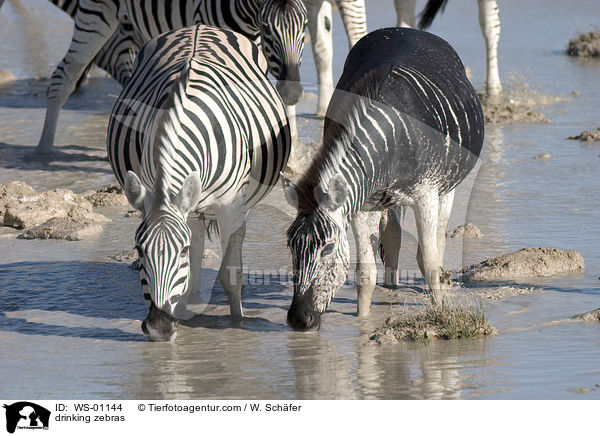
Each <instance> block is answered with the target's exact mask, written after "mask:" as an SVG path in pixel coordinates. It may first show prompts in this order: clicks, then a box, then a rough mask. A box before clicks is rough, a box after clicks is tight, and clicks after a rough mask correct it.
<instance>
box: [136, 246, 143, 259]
mask: <svg viewBox="0 0 600 436" xmlns="http://www.w3.org/2000/svg"><path fill="white" fill-rule="evenodd" d="M135 249H136V250H137V252H138V257H139V258H140V259H141V258H142V257H144V252H143V251H142V248H141V247H140V246H139V245H136V246H135Z"/></svg>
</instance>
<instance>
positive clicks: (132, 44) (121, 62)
mask: <svg viewBox="0 0 600 436" xmlns="http://www.w3.org/2000/svg"><path fill="white" fill-rule="evenodd" d="M50 2H51V3H53V4H54V5H55V6H57V7H59V8H60V9H62V10H63V11H65V12H66V13H67V14H69V15H70V16H71V18H75V14H76V13H77V6H78V5H79V0H50ZM141 45H142V43H141V41H140V39H139V38H136V37H135V33H134V31H133V25H132V24H131V22H130V21H129V20H127V18H124V19H123V20H122V21H121V24H120V25H119V28H118V29H117V30H116V31H115V33H114V34H113V35H112V36H111V37H110V38H109V39H108V41H107V42H106V44H105V45H104V46H103V47H102V48H101V49H100V51H99V52H98V54H97V55H96V57H95V58H94V60H93V64H96V65H97V66H99V67H100V68H102V69H103V70H105V71H106V72H107V73H109V74H110V75H111V76H112V77H113V78H114V79H115V80H116V81H117V82H119V83H120V84H121V85H122V86H125V83H127V80H129V78H130V77H131V71H132V70H133V61H134V59H135V56H136V55H137V53H138V51H139V49H140V47H141ZM91 67H92V63H90V64H89V65H88V66H87V68H86V69H85V71H84V72H83V74H82V75H81V76H80V78H79V80H78V82H77V85H76V88H79V86H80V84H81V82H82V81H83V80H84V79H85V76H86V75H87V73H88V71H89V70H90V68H91Z"/></svg>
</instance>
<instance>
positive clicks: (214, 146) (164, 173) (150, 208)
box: [107, 25, 291, 338]
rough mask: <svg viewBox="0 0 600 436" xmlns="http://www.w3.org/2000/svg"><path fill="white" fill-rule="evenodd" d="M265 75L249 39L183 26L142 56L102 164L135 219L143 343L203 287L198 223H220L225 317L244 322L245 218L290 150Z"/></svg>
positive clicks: (279, 106) (281, 111) (280, 108)
mask: <svg viewBox="0 0 600 436" xmlns="http://www.w3.org/2000/svg"><path fill="white" fill-rule="evenodd" d="M266 69H267V62H266V59H265V58H264V56H263V55H262V53H261V51H260V49H259V48H258V47H257V46H256V45H254V44H253V43H252V42H251V41H249V40H248V39H246V38H245V37H243V36H241V35H239V34H236V33H233V32H230V31H226V30H222V29H218V28H215V27H210V26H201V25H200V26H193V27H187V28H183V29H180V30H178V31H172V32H167V33H165V34H163V35H161V36H159V37H158V38H155V39H153V40H151V41H150V42H148V43H147V44H146V45H145V46H144V47H143V48H142V50H141V51H140V53H139V55H138V58H137V60H136V66H135V70H134V73H133V75H132V78H131V80H130V81H129V83H128V84H127V86H126V87H125V89H124V90H123V92H122V93H121V95H120V97H119V99H118V101H117V103H116V104H115V107H114V109H113V113H112V115H111V118H110V121H109V127H108V135H107V148H108V155H109V160H110V163H111V166H112V167H113V170H114V171H115V175H116V177H117V179H118V180H119V182H120V183H121V184H122V185H123V186H124V188H125V191H126V193H127V195H128V198H129V200H130V202H131V203H132V204H133V205H134V206H135V207H137V208H139V209H141V210H143V216H144V218H143V221H142V224H141V225H140V227H139V228H138V231H137V232H136V244H137V247H138V250H139V251H140V254H141V264H142V270H141V273H140V281H141V283H142V287H143V289H144V290H145V292H147V293H149V295H150V297H151V301H152V306H151V314H150V315H149V318H148V319H147V320H146V322H145V324H144V328H145V329H146V330H147V331H148V332H149V333H148V334H149V335H150V336H151V337H152V335H153V334H154V335H157V337H158V338H160V337H161V328H159V327H156V326H157V325H162V324H161V323H163V324H164V318H165V316H179V317H181V316H185V311H184V308H185V301H186V297H187V295H189V292H190V291H191V290H192V289H196V288H197V287H198V286H199V285H200V276H199V274H200V267H201V261H202V252H203V246H204V242H203V241H204V235H205V226H204V219H216V220H217V222H218V224H219V235H220V238H221V248H222V252H223V263H222V266H221V271H220V278H221V282H222V283H223V286H224V289H225V291H226V293H227V295H228V297H229V301H230V308H231V313H232V315H233V316H238V317H239V316H241V315H242V307H241V299H240V291H241V244H242V241H243V237H244V233H245V218H246V213H247V210H248V208H250V207H251V206H253V205H254V204H256V203H257V202H258V201H259V200H260V199H261V198H263V197H264V196H265V195H266V194H267V193H268V192H269V191H270V189H271V188H272V187H273V185H274V184H275V183H276V182H277V180H278V178H279V173H280V171H282V170H283V168H284V167H285V165H286V163H287V159H288V156H289V152H290V147H291V139H290V131H289V126H288V121H287V116H286V112H285V107H284V104H283V102H282V100H281V97H280V96H279V95H278V93H277V91H276V90H275V88H274V87H273V86H272V85H271V83H270V82H269V80H268V79H267V77H266V74H265V72H266ZM165 314H166V315H165ZM163 330H164V329H163ZM152 332H154V333H152Z"/></svg>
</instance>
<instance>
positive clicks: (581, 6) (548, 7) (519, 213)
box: [0, 0, 600, 399]
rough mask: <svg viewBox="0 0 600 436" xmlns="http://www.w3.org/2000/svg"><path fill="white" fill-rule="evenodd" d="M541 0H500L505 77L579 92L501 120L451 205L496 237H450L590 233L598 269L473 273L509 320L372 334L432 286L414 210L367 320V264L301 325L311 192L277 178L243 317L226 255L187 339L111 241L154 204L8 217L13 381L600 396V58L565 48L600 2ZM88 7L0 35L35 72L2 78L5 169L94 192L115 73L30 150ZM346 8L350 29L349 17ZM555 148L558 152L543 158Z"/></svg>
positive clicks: (5, 264)
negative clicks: (169, 338) (78, 219)
mask: <svg viewBox="0 0 600 436" xmlns="http://www.w3.org/2000/svg"><path fill="white" fill-rule="evenodd" d="M422 3H423V2H419V7H421V6H422ZM455 3H456V4H454V3H452V4H451V5H450V6H448V8H447V9H446V12H445V14H444V15H443V16H442V17H439V18H438V20H437V21H436V23H435V24H434V27H433V29H432V30H433V31H435V32H437V33H439V34H440V35H441V36H442V37H444V38H446V39H447V40H448V41H449V42H451V43H452V44H453V45H454V46H455V48H456V49H457V51H458V52H459V54H460V55H461V57H462V58H463V61H464V62H465V64H467V65H468V66H469V67H470V68H471V70H472V71H473V76H474V77H473V82H474V84H475V85H476V86H478V87H481V85H482V84H483V77H484V72H485V62H484V59H485V57H484V56H485V55H484V48H483V47H484V46H483V41H482V38H481V35H480V33H479V28H478V23H477V11H476V5H475V2H455ZM531 3H532V5H530V4H529V2H521V1H518V0H504V1H503V2H502V4H501V7H502V10H501V14H502V15H501V19H502V29H503V34H502V39H501V43H500V56H501V58H500V65H501V75H502V78H503V79H504V80H505V86H509V83H508V77H509V76H510V74H511V73H513V72H515V73H518V74H522V75H523V76H524V81H525V82H527V83H529V84H530V85H531V86H534V87H535V88H536V89H537V90H538V91H540V92H542V93H546V94H551V95H553V96H560V97H564V99H563V101H562V102H560V103H556V104H554V105H551V106H547V107H544V108H542V111H543V112H544V114H545V115H546V117H547V118H549V119H550V120H551V121H552V123H551V124H527V125H519V124H513V125H501V126H491V125H490V126H488V127H487V138H486V144H485V148H484V153H483V155H482V159H481V162H480V164H479V166H478V167H477V170H476V171H474V172H473V173H472V175H471V176H470V177H469V179H468V180H467V181H466V182H465V183H464V184H463V185H462V186H461V187H460V189H459V192H458V194H457V200H456V206H455V210H454V212H453V215H452V217H451V221H450V224H449V228H454V227H455V226H457V225H459V224H462V223H465V222H472V223H474V224H476V225H477V226H478V227H479V228H480V229H481V230H482V232H483V233H484V236H483V237H482V238H481V239H477V240H471V241H460V240H454V239H449V240H448V252H447V257H446V266H447V267H448V268H451V269H453V270H458V269H460V268H461V267H462V266H465V265H469V264H471V263H474V262H476V261H479V260H481V259H482V258H484V257H489V256H495V255H498V254H502V253H505V252H508V251H512V250H515V249H518V248H521V247H525V246H534V247H535V246H551V247H557V248H564V249H574V250H578V251H579V252H580V253H581V254H582V255H583V257H584V259H585V262H586V268H585V271H584V272H581V273H576V274H569V275H564V276H560V277H552V278H547V279H537V280H528V281H524V282H522V283H516V284H511V285H510V286H512V288H509V292H505V293H504V294H505V295H508V296H505V298H499V297H497V296H498V295H500V293H501V291H502V290H503V289H504V290H506V288H496V287H484V288H470V289H461V288H457V289H456V293H457V294H461V293H469V292H470V293H473V292H475V293H479V294H480V295H482V298H483V300H484V302H485V307H486V311H487V313H488V315H489V318H490V320H491V321H492V323H494V324H495V325H496V326H497V327H498V329H499V332H500V333H499V334H498V335H497V336H495V337H493V338H491V339H485V340H466V341H451V342H435V343H431V344H428V345H424V344H390V345H381V346H380V345H375V344H371V343H369V341H368V334H369V333H370V332H371V331H372V330H373V329H374V328H375V327H377V326H378V325H379V324H380V323H381V322H382V321H383V319H385V317H386V316H387V315H389V314H390V313H393V312H394V310H395V308H397V307H398V306H400V305H417V304H419V303H420V302H421V301H422V295H421V293H420V286H422V284H423V281H422V279H421V278H420V277H419V275H418V273H415V271H416V270H417V268H416V262H415V260H414V254H415V251H416V243H415V238H414V235H415V231H414V220H413V216H412V212H409V213H408V214H407V216H406V218H405V222H404V235H403V249H402V253H401V265H402V270H403V275H402V279H403V284H404V288H403V289H402V290H401V291H398V292H390V291H386V290H384V289H379V290H378V291H376V294H375V296H374V305H373V314H372V316H371V317H370V318H369V319H368V320H363V321H361V320H358V319H357V318H356V317H355V315H354V312H355V309H356V302H355V289H354V287H353V286H352V284H351V282H349V284H348V286H346V287H344V288H343V289H342V290H341V291H340V292H339V293H338V294H337V295H336V298H335V299H334V301H333V303H332V305H331V306H330V309H329V310H328V313H327V314H326V315H325V316H324V317H323V325H322V329H321V331H319V332H312V333H296V332H292V331H290V329H289V328H288V327H287V326H286V325H285V314H286V310H287V307H288V306H289V302H290V299H291V292H292V291H291V286H290V282H289V280H288V277H287V275H286V274H280V273H279V270H280V269H281V270H283V271H285V270H286V269H287V268H289V260H290V256H289V253H288V251H287V248H286V246H285V240H284V234H285V229H286V227H287V225H288V224H289V222H290V219H291V213H292V211H291V210H290V209H289V208H288V207H287V206H285V204H284V200H283V198H282V194H281V191H280V190H279V189H277V190H276V191H275V192H273V194H272V195H270V196H269V198H268V199H267V201H265V203H264V204H262V205H260V206H258V207H256V208H255V209H254V210H253V211H252V212H251V214H250V217H249V222H248V236H247V240H246V243H245V245H244V259H245V265H246V271H245V276H244V277H245V283H246V286H245V289H244V294H243V298H244V307H245V313H246V316H247V317H246V319H244V321H243V323H242V324H241V325H240V326H236V327H235V328H233V327H232V326H231V324H230V322H229V319H228V316H227V313H228V308H227V306H226V299H225V296H224V295H223V292H222V290H221V288H220V287H219V285H218V284H214V283H213V280H212V279H213V278H214V276H215V274H216V269H217V267H218V260H217V259H209V260H208V261H207V264H206V268H205V272H206V274H205V277H206V287H205V291H203V292H202V293H201V294H199V295H196V296H195V297H194V299H193V303H195V305H194V306H193V308H194V309H195V310H196V311H197V312H198V315H197V316H195V317H194V318H192V319H191V320H189V321H187V322H186V323H185V325H184V326H182V327H181V329H180V332H179V335H178V337H177V339H176V340H175V342H174V343H172V344H171V343H169V344H156V343H149V342H147V341H146V340H145V338H144V336H143V335H142V334H141V330H140V320H141V319H143V317H144V316H145V312H146V307H145V303H144V302H143V299H142V297H141V292H140V289H139V286H138V284H137V280H136V273H135V272H133V271H132V270H131V269H129V268H128V266H127V265H124V264H121V263H116V262H113V261H111V260H110V256H111V255H113V254H115V253H118V252H119V251H121V250H124V249H126V248H130V247H131V245H132V241H133V231H134V229H135V227H136V224H137V221H136V218H125V217H124V214H125V212H126V208H125V209H117V208H115V209H104V210H100V212H102V213H104V214H106V215H107V216H109V217H110V218H111V219H112V220H113V221H112V222H111V223H109V224H108V225H107V226H106V229H105V232H104V233H102V234H101V235H98V236H95V237H92V238H89V239H87V240H84V241H80V242H64V241H23V240H18V239H16V238H15V234H16V232H15V231H12V230H10V229H6V228H2V229H0V252H1V253H2V258H1V260H0V350H2V351H1V357H0V359H1V368H2V376H3V377H2V379H3V383H2V384H1V385H0V397H3V398H28V397H29V398H39V397H42V398H169V399H170V398H282V399H283V398H298V399H308V398H321V399H327V398H348V399H350V398H376V399H377V398H378V399H382V398H395V399H421V398H427V399H432V398H466V399H470V398H473V399H475V398H586V399H592V398H595V399H597V398H600V390H599V389H598V387H597V386H596V385H597V384H600V368H599V367H598V361H599V358H600V346H599V345H600V339H599V338H600V325H598V324H594V323H583V322H574V321H571V320H570V318H571V317H572V316H573V315H576V314H579V313H582V312H586V311H589V310H592V309H595V308H597V307H599V306H600V295H599V294H600V281H599V280H598V279H599V276H600V250H598V247H599V246H600V208H599V207H598V203H599V202H600V197H599V195H598V192H600V177H599V171H598V168H599V165H600V146H599V145H594V144H593V143H590V144H585V143H579V142H575V141H569V140H567V139H566V138H567V137H568V136H570V135H573V134H576V133H579V132H581V131H582V130H590V129H593V128H596V127H597V126H598V123H599V118H598V114H599V113H600V89H599V88H598V86H597V80H598V76H599V74H600V62H599V61H589V60H588V61H580V60H577V59H573V58H568V57H567V56H566V55H564V54H563V51H564V49H565V47H566V44H567V42H568V40H569V38H571V37H573V36H575V34H576V33H577V31H580V30H581V31H584V30H588V29H589V28H591V26H592V25H593V24H595V23H596V24H597V22H598V19H599V18H600V6H599V4H598V3H597V2H596V1H594V0H579V1H577V2H575V3H572V2H571V3H570V4H569V5H568V7H567V6H565V5H563V2H559V1H557V0H556V1H555V0H552V1H549V2H545V7H544V8H543V9H542V10H540V9H539V8H537V7H536V6H535V5H533V3H535V2H531ZM368 8H369V9H368V13H369V14H370V15H369V26H370V28H371V29H374V28H376V27H382V26H387V25H392V24H393V22H394V20H393V13H391V12H393V6H392V2H391V1H377V2H375V1H373V2H369V5H368ZM534 17H535V18H534ZM457 23H459V24H457ZM71 26H72V25H71V22H70V21H69V19H68V18H67V17H66V16H64V15H63V14H61V13H60V12H57V11H56V10H54V9H53V7H52V6H51V5H48V4H46V2H45V1H43V0H22V2H21V3H20V6H19V4H16V3H15V2H12V1H10V0H8V1H6V2H5V5H4V7H3V9H2V11H1V12H0V40H2V41H7V40H11V41H13V43H11V44H3V45H2V47H0V69H2V70H9V71H11V72H12V73H13V74H14V75H15V76H16V77H17V79H18V81H17V83H16V84H13V85H12V86H9V87H6V86H4V87H1V88H0V183H5V182H8V181H12V180H24V181H26V182H27V183H28V184H30V185H32V186H33V187H34V188H36V189H48V188H55V187H68V188H71V189H73V190H75V191H77V192H84V191H86V190H89V189H94V188H97V187H99V186H101V185H103V184H105V183H108V182H110V181H111V180H112V174H111V172H110V169H109V167H108V164H107V162H106V160H105V152H104V145H103V144H104V134H105V128H106V122H107V119H108V112H110V109H111V105H112V103H113V101H114V98H115V96H116V95H117V94H118V92H119V87H118V85H117V84H116V83H115V82H113V81H112V80H111V79H109V78H107V77H105V76H103V75H102V74H101V73H97V74H95V75H94V76H93V77H92V78H91V79H90V80H89V82H88V84H87V86H86V87H85V88H84V89H83V90H82V92H81V93H80V94H78V95H76V96H74V97H73V98H72V99H71V100H70V101H69V103H68V104H67V105H66V107H65V110H63V112H62V114H61V119H60V125H59V129H58V134H57V144H58V145H59V146H60V150H61V153H60V154H59V155H58V156H57V158H56V159H55V160H54V161H52V162H50V163H40V162H30V161H27V160H24V157H26V156H27V155H28V154H29V153H31V150H32V147H33V146H34V145H35V144H36V143H37V140H38V137H39V133H40V130H41V125H42V121H43V116H44V100H43V98H42V97H43V95H44V87H43V83H40V82H39V81H35V80H32V79H33V78H35V77H45V76H47V75H48V74H49V73H50V72H51V70H52V68H53V66H54V65H55V64H56V63H57V62H58V60H59V58H60V57H61V56H62V54H63V53H64V51H65V50H66V48H67V46H68V38H69V34H70V29H71ZM334 26H335V29H337V30H339V29H340V22H339V20H338V19H337V18H336V21H335V23H334ZM15 35H18V37H15ZM335 44H336V57H335V72H336V75H338V74H339V73H340V72H341V67H342V63H343V53H345V49H346V41H345V39H344V36H343V35H342V34H338V35H336V39H335ZM313 70H314V67H313V63H312V60H311V54H310V49H308V50H307V54H306V57H305V61H304V64H303V67H302V73H303V80H304V82H305V87H306V89H307V90H308V91H314V90H315V85H314V82H315V80H314V78H315V74H314V71H313ZM573 90H576V91H579V92H580V94H579V96H578V97H573V96H571V92H572V91H573ZM315 104H316V100H315V99H314V98H313V99H311V98H310V95H309V98H307V99H306V100H305V101H304V102H303V103H302V105H301V107H300V110H299V113H300V114H303V115H302V116H301V118H300V119H299V121H298V125H299V128H300V139H301V141H302V142H303V143H305V144H310V143H311V142H314V141H316V140H317V139H318V137H319V127H320V124H319V122H318V121H317V120H315V119H313V118H312V117H311V116H310V115H308V114H309V113H310V111H311V110H312V109H313V107H314V105H315ZM543 152H548V153H550V154H551V156H552V157H551V159H549V160H547V161H540V160H538V159H533V156H536V155H538V154H540V153H543ZM209 245H210V244H209ZM210 246H211V247H212V248H214V249H215V250H216V251H217V252H218V251H219V250H218V248H217V247H216V246H215V245H214V244H212V245H210ZM265 270H266V271H268V274H267V275H265V274H263V271H265ZM213 285H214V290H213ZM512 294H516V295H513V296H510V295H512ZM486 296H492V297H493V298H489V299H488V298H486ZM33 381H35V382H33Z"/></svg>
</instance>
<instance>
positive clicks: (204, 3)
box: [38, 0, 306, 153]
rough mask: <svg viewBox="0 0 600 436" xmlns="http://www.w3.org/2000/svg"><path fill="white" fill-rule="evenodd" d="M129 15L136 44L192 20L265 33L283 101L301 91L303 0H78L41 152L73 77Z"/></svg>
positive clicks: (264, 44) (249, 34) (256, 34)
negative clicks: (300, 66) (71, 35)
mask: <svg viewBox="0 0 600 436" xmlns="http://www.w3.org/2000/svg"><path fill="white" fill-rule="evenodd" d="M127 20H128V21H130V22H131V25H132V27H131V31H132V34H130V36H131V38H133V40H134V41H135V43H137V44H138V45H139V44H141V43H143V42H145V41H148V40H149V39H151V38H152V37H155V36H158V35H159V34H161V33H163V32H165V31H167V30H171V29H177V28H181V27H182V26H187V25H191V24H193V23H204V24H210V25H215V26H219V27H222V28H229V29H232V30H234V31H237V32H240V33H242V34H244V35H245V36H247V37H249V38H250V39H252V40H254V41H256V40H257V38H258V37H259V36H260V35H264V37H263V41H262V49H263V50H264V53H265V54H266V56H267V60H268V66H269V69H270V71H271V72H272V73H273V75H274V76H275V77H276V79H277V80H278V82H279V83H278V85H279V89H280V92H281V94H282V96H283V98H284V101H286V104H288V105H293V104H295V103H296V102H297V100H298V98H299V97H300V95H301V92H302V88H301V86H300V83H299V81H298V80H299V69H298V68H299V64H300V58H301V56H302V50H303V48H304V45H303V44H304V27H305V25H306V9H305V7H304V5H303V3H302V1H301V0H174V1H169V0H140V1H133V0H79V7H78V9H77V12H76V14H75V26H74V33H73V39H72V41H71V46H70V48H69V51H68V52H67V54H66V56H65V57H64V59H63V60H62V61H61V63H60V64H59V65H58V67H57V68H56V70H55V71H54V73H53V75H52V79H51V82H50V88H49V93H48V109H47V111H46V119H45V121H44V129H43V132H42V136H41V138H40V142H39V144H38V152H40V153H49V152H51V151H52V145H53V142H54V136H55V132H56V125H57V122H58V115H59V112H60V108H61V107H62V105H63V104H64V102H65V101H66V100H67V98H68V96H69V95H70V94H71V92H72V91H73V89H74V87H75V81H76V80H77V79H78V78H79V77H81V75H82V73H83V72H84V70H85V68H86V67H87V65H89V63H90V62H92V60H93V59H94V57H95V56H96V54H97V53H98V52H99V51H100V50H101V49H102V47H103V46H105V44H106V42H107V41H108V40H109V39H110V38H111V37H113V35H115V32H117V34H116V35H120V30H119V25H122V24H123V23H126V22H127ZM121 29H123V30H124V31H128V29H127V27H122V28H121ZM267 35H268V37H267Z"/></svg>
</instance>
